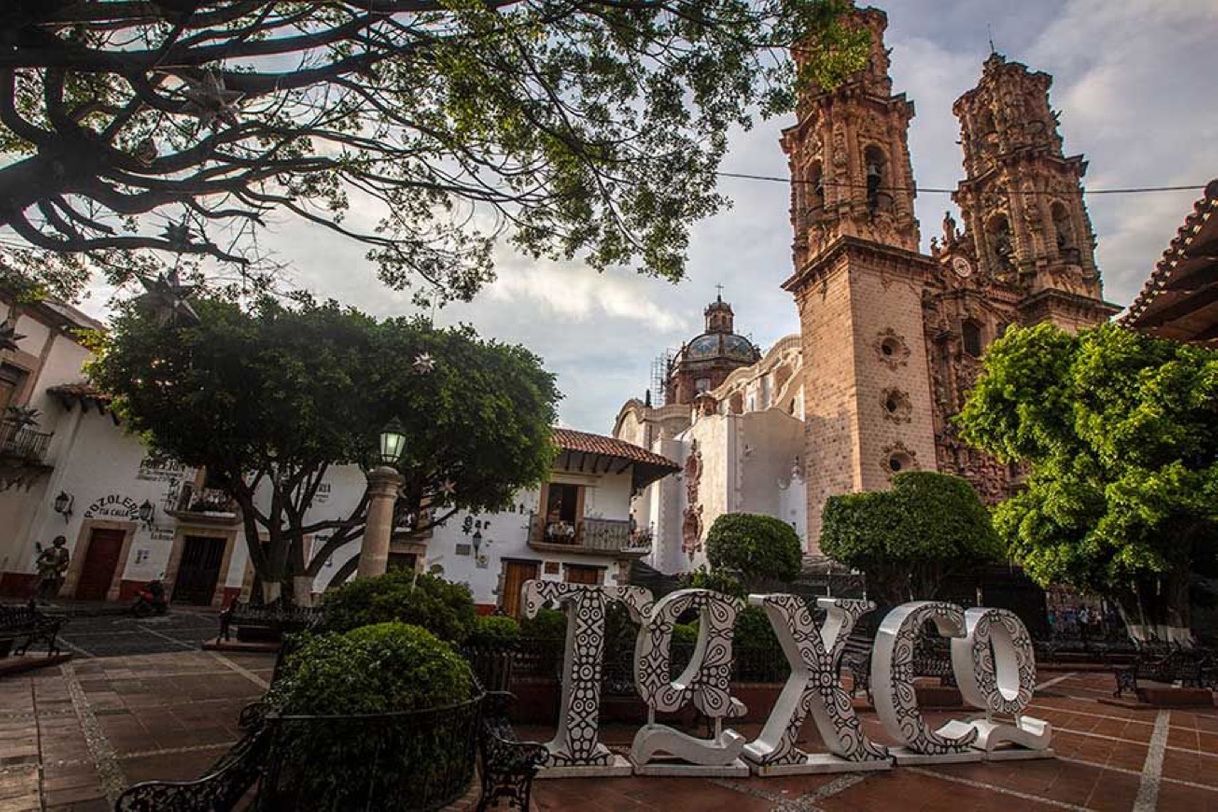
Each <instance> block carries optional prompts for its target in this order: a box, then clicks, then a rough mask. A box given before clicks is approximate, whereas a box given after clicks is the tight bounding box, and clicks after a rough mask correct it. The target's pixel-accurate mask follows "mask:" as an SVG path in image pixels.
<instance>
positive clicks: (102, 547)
mask: <svg viewBox="0 0 1218 812" xmlns="http://www.w3.org/2000/svg"><path fill="white" fill-rule="evenodd" d="M126 535H127V533H126V531H124V530H109V529H102V528H100V527H99V528H95V529H94V530H93V531H92V532H90V533H89V548H88V549H87V550H85V564H84V566H83V567H81V570H80V580H79V581H77V582H76V597H77V598H78V599H79V600H84V601H104V600H105V599H106V593H107V592H109V591H110V582H111V581H113V580H114V570H115V568H116V567H117V566H118V557H119V556H120V555H121V554H122V552H123V539H124V538H125V537H126Z"/></svg>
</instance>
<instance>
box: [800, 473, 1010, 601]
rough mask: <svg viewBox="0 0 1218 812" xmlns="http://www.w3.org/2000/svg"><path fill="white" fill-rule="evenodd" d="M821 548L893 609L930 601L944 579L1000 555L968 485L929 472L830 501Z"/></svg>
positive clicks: (900, 477)
mask: <svg viewBox="0 0 1218 812" xmlns="http://www.w3.org/2000/svg"><path fill="white" fill-rule="evenodd" d="M820 545H821V549H823V550H824V551H825V553H826V554H827V555H828V556H830V557H831V558H833V559H834V560H836V561H840V562H841V563H843V564H845V565H847V566H849V567H854V568H856V569H860V570H862V571H863V572H865V573H866V574H867V587H868V591H869V592H870V593H871V594H872V595H873V596H874V597H876V598H878V599H880V600H883V601H885V602H887V603H890V604H895V603H903V602H904V601H906V600H912V599H915V598H916V599H925V600H929V599H931V598H934V597H936V596H937V593H938V591H939V588H940V586H941V585H942V584H943V581H944V580H945V579H946V578H948V577H949V576H951V575H953V574H956V573H961V572H965V571H967V570H968V569H969V568H971V567H975V566H977V565H978V564H983V563H986V562H989V561H993V560H995V559H998V558H1000V557H1001V556H1002V545H1001V544H1000V543H999V540H998V536H997V535H996V534H995V533H994V527H993V525H992V524H991V522H990V515H989V513H988V512H987V511H986V508H985V506H984V505H982V504H981V500H980V499H979V498H978V497H977V493H976V491H974V490H973V488H972V486H971V485H969V484H968V482H967V481H966V480H964V479H961V478H960V477H957V476H951V475H949V474H939V473H935V472H933V471H906V472H904V473H900V474H897V475H896V476H894V477H893V478H892V489H891V490H887V491H865V492H862V493H846V494H840V495H838V496H831V497H830V498H829V500H828V501H827V502H826V503H825V510H824V513H823V519H822V525H821V534H820Z"/></svg>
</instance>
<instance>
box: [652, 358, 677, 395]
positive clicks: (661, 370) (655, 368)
mask: <svg viewBox="0 0 1218 812" xmlns="http://www.w3.org/2000/svg"><path fill="white" fill-rule="evenodd" d="M677 352H679V351H678V350H675V349H667V350H665V351H664V352H662V353H660V354H659V355H657V356H656V358H655V360H654V361H652V362H651V405H652V406H655V407H657V408H658V407H660V406H663V405H664V390H665V389H667V388H668V387H667V384H668V376H669V374H670V373H671V372H672V365H673V361H674V360H675V359H676V357H677Z"/></svg>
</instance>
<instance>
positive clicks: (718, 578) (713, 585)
mask: <svg viewBox="0 0 1218 812" xmlns="http://www.w3.org/2000/svg"><path fill="white" fill-rule="evenodd" d="M684 580H685V583H684V584H682V586H684V587H685V588H687V589H713V590H714V591H715V592H722V593H724V594H725V595H731V596H732V597H734V598H740V599H741V600H744V599H745V597H746V596H747V594H748V593H747V590H745V588H744V584H742V583H740V579H738V578H736V577H735V576H734V575H731V574H730V573H727V572H724V571H723V570H708V569H706V568H705V567H702V568H699V569H696V570H694V571H693V572H691V573H690V574H689V575H688V576H686V577H685V579H684Z"/></svg>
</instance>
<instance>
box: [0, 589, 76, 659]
mask: <svg viewBox="0 0 1218 812" xmlns="http://www.w3.org/2000/svg"><path fill="white" fill-rule="evenodd" d="M65 622H66V618H64V617H60V616H57V615H48V614H47V613H45V612H43V611H41V610H40V609H39V608H38V606H37V605H36V604H35V603H34V601H33V600H30V602H29V603H27V604H24V605H16V606H14V605H8V606H0V656H3V655H4V654H7V653H8V650H9V649H11V650H12V653H13V654H17V655H21V654H25V653H26V652H27V651H28V650H29V648H30V646H31V645H33V644H34V643H37V642H39V641H41V642H43V643H45V644H46V647H47V656H48V657H51V656H54V655H56V654H58V653H59V629H60V627H61V626H63V624H64V623H65Z"/></svg>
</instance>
